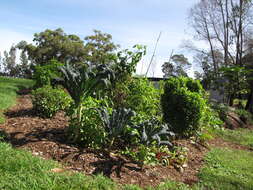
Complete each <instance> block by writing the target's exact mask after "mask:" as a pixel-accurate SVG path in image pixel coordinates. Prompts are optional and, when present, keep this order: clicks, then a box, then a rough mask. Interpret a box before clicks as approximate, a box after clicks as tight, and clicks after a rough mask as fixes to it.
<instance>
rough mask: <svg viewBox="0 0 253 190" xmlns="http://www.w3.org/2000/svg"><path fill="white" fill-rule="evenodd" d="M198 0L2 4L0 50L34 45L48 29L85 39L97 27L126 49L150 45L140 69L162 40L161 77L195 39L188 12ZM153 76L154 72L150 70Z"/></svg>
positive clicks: (16, 0) (5, 0)
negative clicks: (186, 43) (38, 35)
mask: <svg viewBox="0 0 253 190" xmlns="http://www.w3.org/2000/svg"><path fill="white" fill-rule="evenodd" d="M197 1H198V0H93V1H92V0H1V2H0V20H1V22H0V52H2V51H3V50H4V49H7V48H9V47H10V46H11V44H13V43H17V42H19V41H20V40H27V41H29V42H31V41H32V38H33V34H34V33H36V32H41V31H43V30H45V29H47V28H48V29H56V28H59V27H61V28H63V29H64V31H65V32H66V33H73V34H76V35H79V36H80V37H81V38H83V37H85V36H86V35H89V34H92V30H93V29H98V30H101V31H103V32H107V33H110V34H112V36H113V41H114V42H115V43H118V44H120V45H121V47H122V48H130V47H132V46H133V45H134V44H143V45H147V47H148V49H147V50H148V53H147V56H146V57H145V58H144V59H143V61H142V64H144V65H143V66H141V64H140V65H139V66H138V73H141V72H145V71H146V67H147V63H148V62H149V60H150V57H151V54H152V51H153V48H154V45H155V41H156V38H157V36H158V34H159V32H160V31H162V36H161V39H160V42H159V44H158V48H157V53H156V57H155V61H154V62H155V63H156V64H155V65H156V67H154V68H153V71H154V75H155V76H161V75H162V73H161V64H162V63H163V62H164V61H166V60H168V58H169V56H170V53H171V51H172V50H174V51H175V52H176V53H181V52H182V50H181V49H180V47H179V46H180V44H181V43H182V41H183V40H187V39H191V31H190V28H189V26H188V20H187V17H188V11H189V9H190V8H191V7H192V6H193V4H194V3H196V2H197ZM150 75H153V72H152V71H151V72H150Z"/></svg>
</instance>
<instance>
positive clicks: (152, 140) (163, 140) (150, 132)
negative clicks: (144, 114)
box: [136, 118, 175, 146]
mask: <svg viewBox="0 0 253 190" xmlns="http://www.w3.org/2000/svg"><path fill="white" fill-rule="evenodd" d="M136 128H137V130H138V131H139V134H140V141H141V143H142V144H144V145H146V146H149V145H152V144H157V145H158V146H160V145H169V146H172V143H171V142H170V141H169V137H172V136H175V134H174V133H173V132H171V131H169V127H168V125H166V124H164V125H162V124H161V123H160V121H158V120H157V119H156V118H152V119H150V120H147V121H145V122H143V123H141V124H140V125H137V126H136Z"/></svg>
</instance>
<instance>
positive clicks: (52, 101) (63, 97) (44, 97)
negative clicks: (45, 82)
mask: <svg viewBox="0 0 253 190" xmlns="http://www.w3.org/2000/svg"><path fill="white" fill-rule="evenodd" d="M32 95H33V97H32V102H33V107H34V110H35V111H36V112H37V113H38V114H39V115H40V116H42V117H48V118H50V117H53V116H54V115H55V114H56V112H58V111H60V110H62V111H66V110H67V109H68V108H69V107H70V105H71V103H72V99H71V97H70V96H69V95H68V93H67V92H65V91H64V89H61V88H52V87H51V86H44V87H42V88H38V89H36V90H34V91H33V92H32Z"/></svg>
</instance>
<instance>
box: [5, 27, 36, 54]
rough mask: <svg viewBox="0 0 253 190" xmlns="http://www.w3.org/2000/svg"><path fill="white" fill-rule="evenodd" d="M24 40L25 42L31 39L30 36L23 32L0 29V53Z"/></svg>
mask: <svg viewBox="0 0 253 190" xmlns="http://www.w3.org/2000/svg"><path fill="white" fill-rule="evenodd" d="M22 40H25V41H27V42H31V41H32V36H29V35H25V34H23V33H19V32H15V31H12V30H8V29H4V30H3V29H1V30H0V42H1V43H0V52H1V54H2V53H3V52H4V51H5V50H7V51H8V50H9V49H10V47H11V46H12V45H15V44H17V43H18V42H20V41H22Z"/></svg>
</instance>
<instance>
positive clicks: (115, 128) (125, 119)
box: [98, 108, 135, 145]
mask: <svg viewBox="0 0 253 190" xmlns="http://www.w3.org/2000/svg"><path fill="white" fill-rule="evenodd" d="M98 113H99V114H100V117H101V120H102V123H103V126H104V128H105V130H106V131H107V133H108V137H109V139H110V141H111V142H110V144H111V145H113V143H114V142H115V140H116V141H119V140H123V139H124V136H125V134H126V132H127V131H128V130H127V128H128V127H129V126H130V125H131V118H132V117H133V116H134V115H135V112H134V111H132V110H131V109H126V108H118V109H115V110H113V111H112V113H111V114H110V113H109V112H108V110H107V109H105V108H101V109H98Z"/></svg>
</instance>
